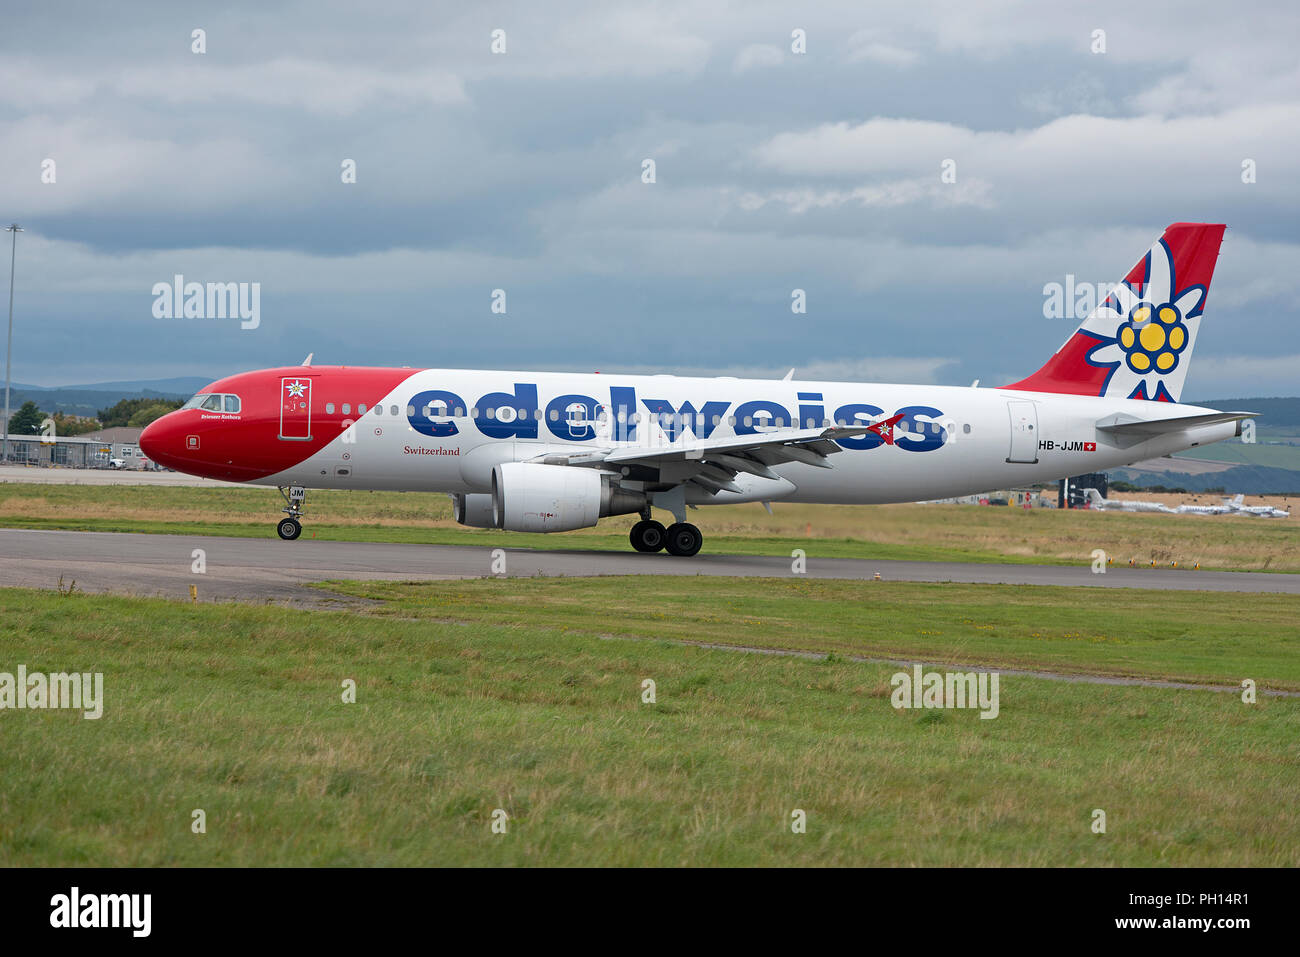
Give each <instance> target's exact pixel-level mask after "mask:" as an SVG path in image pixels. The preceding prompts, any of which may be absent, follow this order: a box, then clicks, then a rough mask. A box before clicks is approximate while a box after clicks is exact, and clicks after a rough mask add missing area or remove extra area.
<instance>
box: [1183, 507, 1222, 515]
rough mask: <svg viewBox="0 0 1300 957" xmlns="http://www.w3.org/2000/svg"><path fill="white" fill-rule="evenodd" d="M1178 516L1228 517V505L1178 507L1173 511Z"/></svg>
mask: <svg viewBox="0 0 1300 957" xmlns="http://www.w3.org/2000/svg"><path fill="white" fill-rule="evenodd" d="M1174 511H1175V512H1177V513H1178V514H1179V515H1229V514H1231V513H1232V506H1230V505H1179V506H1178V507H1177V508H1175V509H1174Z"/></svg>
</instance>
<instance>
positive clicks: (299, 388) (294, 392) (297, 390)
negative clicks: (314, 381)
mask: <svg viewBox="0 0 1300 957" xmlns="http://www.w3.org/2000/svg"><path fill="white" fill-rule="evenodd" d="M285 389H286V390H288V392H289V395H291V396H292V397H293V398H295V399H296V398H298V397H299V396H301V395H302V394H303V393H304V392H305V391H307V387H306V386H304V385H303V384H302V383H301V382H299V381H298V380H297V379H295V380H294V381H292V382H290V383H289V384H288V385H286V386H285Z"/></svg>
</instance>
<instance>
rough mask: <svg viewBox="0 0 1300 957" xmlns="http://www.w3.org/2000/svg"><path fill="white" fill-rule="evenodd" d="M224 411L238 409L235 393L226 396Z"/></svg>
mask: <svg viewBox="0 0 1300 957" xmlns="http://www.w3.org/2000/svg"><path fill="white" fill-rule="evenodd" d="M226 411H227V412H238V411H239V396H237V395H228V396H226Z"/></svg>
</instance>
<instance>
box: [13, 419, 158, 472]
mask: <svg viewBox="0 0 1300 957" xmlns="http://www.w3.org/2000/svg"><path fill="white" fill-rule="evenodd" d="M143 431H144V429H133V428H128V427H126V426H122V427H119V428H112V429H100V430H99V431H98V432H87V433H86V434H85V435H57V436H52V437H46V436H43V435H17V434H11V435H10V436H9V458H8V461H7V462H6V464H8V465H29V466H33V467H38V468H74V469H107V468H124V469H146V468H152V467H153V463H151V462H150V461H149V460H148V459H146V458H145V457H144V456H143V455H141V454H140V433H141V432H143Z"/></svg>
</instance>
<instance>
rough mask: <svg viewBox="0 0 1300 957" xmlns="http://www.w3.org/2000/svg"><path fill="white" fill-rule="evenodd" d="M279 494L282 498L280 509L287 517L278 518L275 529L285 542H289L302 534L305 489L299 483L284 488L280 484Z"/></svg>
mask: <svg viewBox="0 0 1300 957" xmlns="http://www.w3.org/2000/svg"><path fill="white" fill-rule="evenodd" d="M280 495H281V496H282V497H283V498H284V508H282V509H280V511H282V512H284V513H285V514H286V515H288V516H289V517H288V518H282V519H280V524H279V525H277V526H276V527H275V530H276V532H277V533H278V534H279V536H280V537H281V538H283V539H284V540H285V541H286V542H291V541H293V540H294V539H295V538H297V537H298V536H299V535H301V534H302V504H303V500H304V499H306V497H307V490H306V489H305V488H303V487H302V486H301V485H292V486H290V487H289V488H288V489H287V490H286V489H285V487H284V486H283V485H282V486H280Z"/></svg>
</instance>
